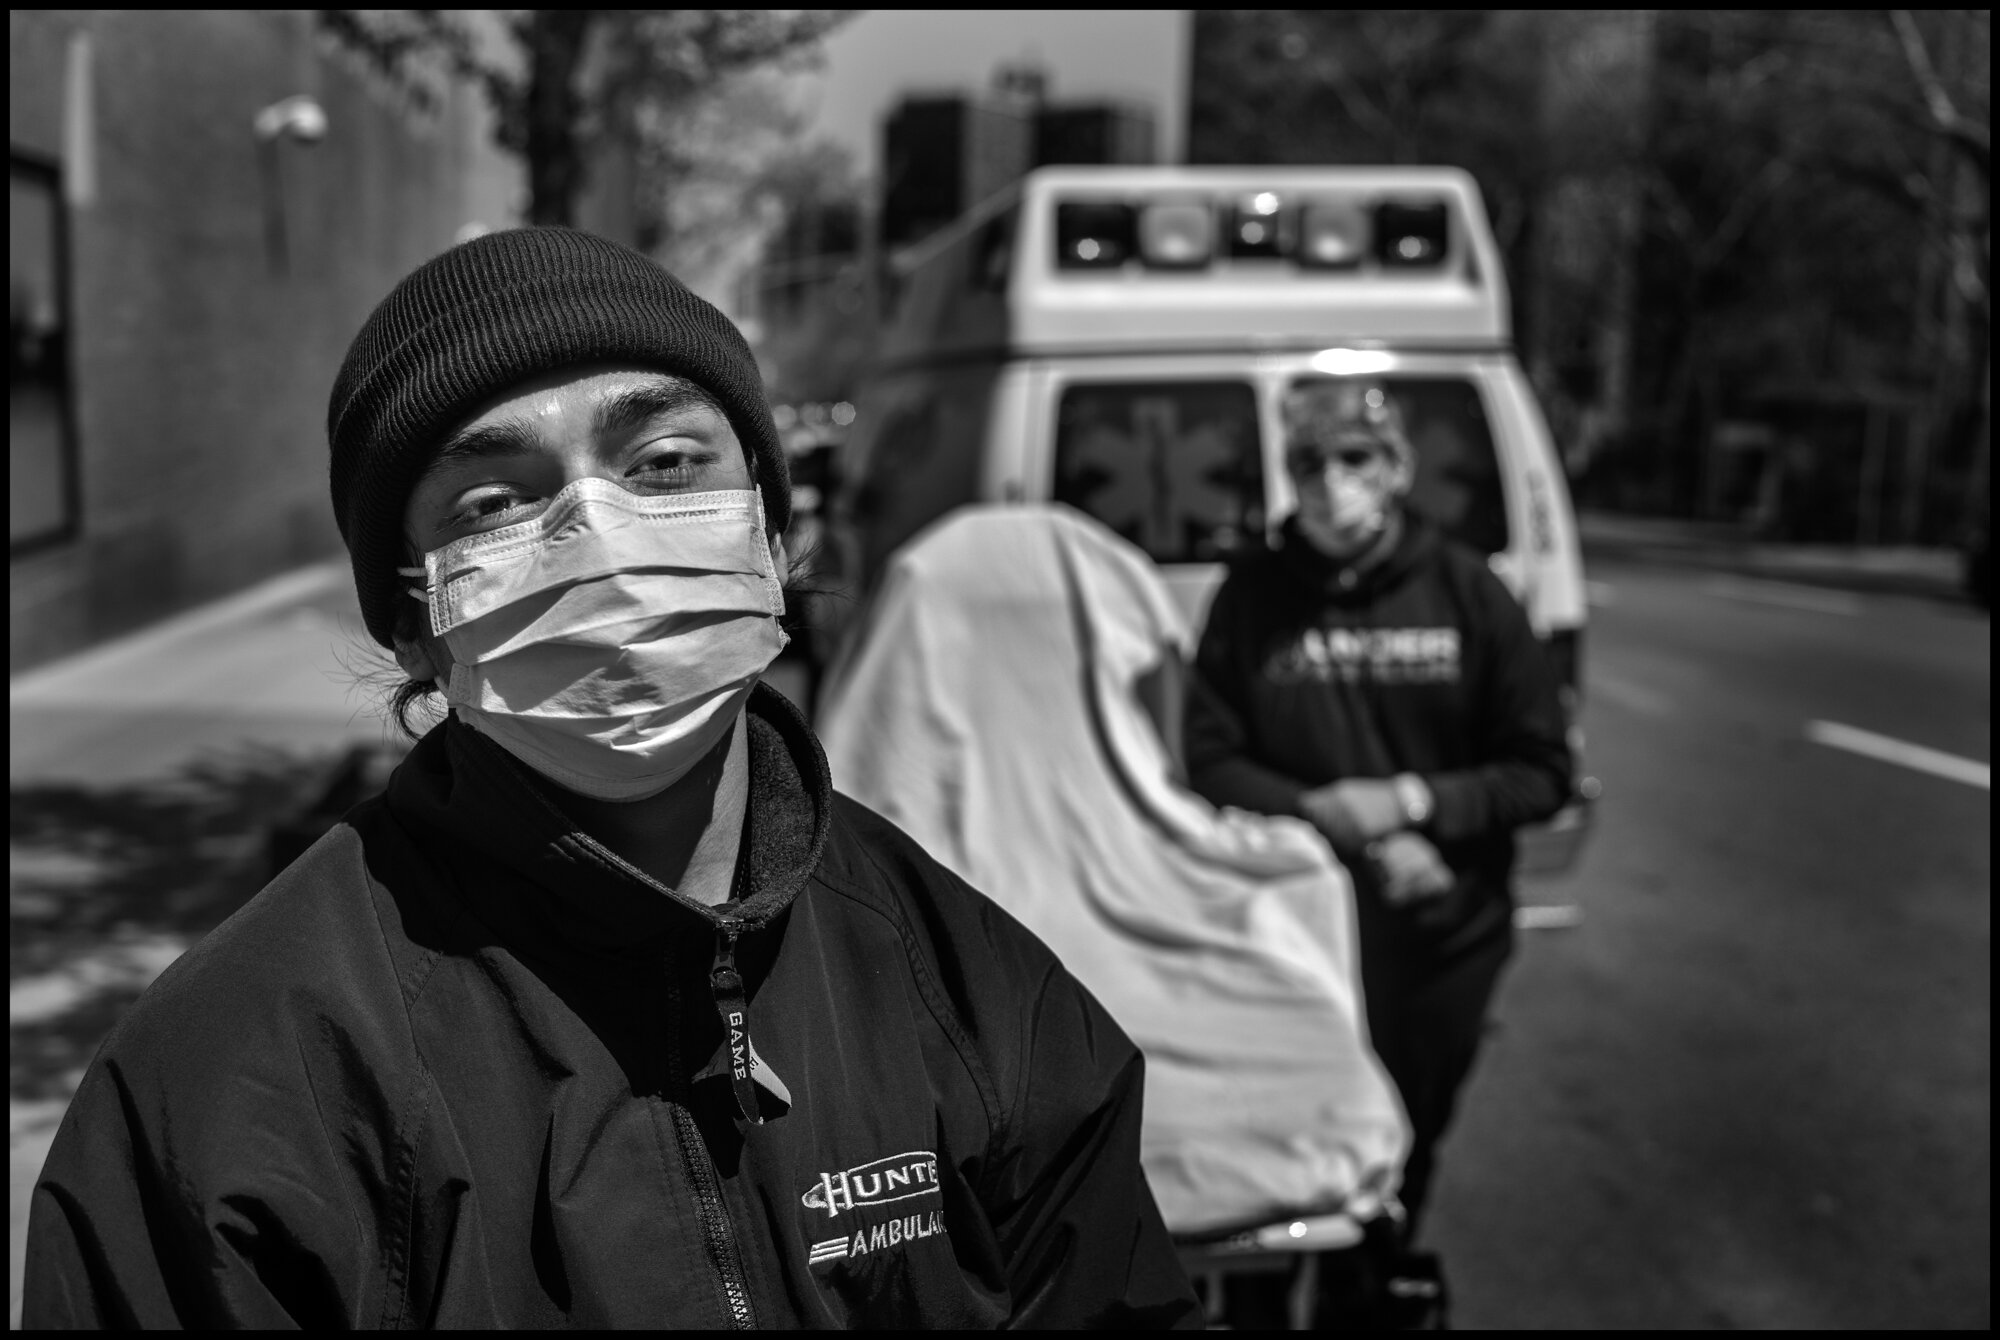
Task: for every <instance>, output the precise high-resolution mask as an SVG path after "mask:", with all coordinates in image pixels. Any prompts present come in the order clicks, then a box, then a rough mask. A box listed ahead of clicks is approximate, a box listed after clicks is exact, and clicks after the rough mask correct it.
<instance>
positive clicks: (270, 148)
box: [250, 93, 326, 274]
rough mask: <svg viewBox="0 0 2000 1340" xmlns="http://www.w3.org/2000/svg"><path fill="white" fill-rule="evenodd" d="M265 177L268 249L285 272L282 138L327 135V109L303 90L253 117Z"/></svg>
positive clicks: (309, 140)
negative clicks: (279, 166)
mask: <svg viewBox="0 0 2000 1340" xmlns="http://www.w3.org/2000/svg"><path fill="white" fill-rule="evenodd" d="M250 133H251V135H252V136H254V137H255V138H256V141H257V158H258V163H259V166H260V167H261V168H262V172H263V179H264V252H265V255H266V257H267V258H268V259H269V261H270V263H271V267H272V268H273V269H274V270H276V271H277V272H278V273H279V274H283V273H285V270H286V268H287V259H286V255H285V193H284V183H283V179H282V178H281V177H280V175H279V172H278V141H280V140H283V139H293V140H297V141H298V142H299V143H300V144H308V145H310V144H318V143H319V142H320V141H321V140H323V139H325V138H326V109H325V108H323V107H321V106H320V105H319V103H318V102H317V101H316V100H314V99H312V98H310V97H307V96H306V95H305V94H303V93H295V94H293V95H292V96H291V97H289V98H280V99H278V101H276V102H274V103H272V104H271V105H270V106H268V107H266V108H264V109H263V110H261V111H259V112H258V113H257V115H255V116H254V117H252V118H251V119H250Z"/></svg>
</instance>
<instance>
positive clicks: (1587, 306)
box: [1190, 10, 1991, 534]
mask: <svg viewBox="0 0 2000 1340" xmlns="http://www.w3.org/2000/svg"><path fill="white" fill-rule="evenodd" d="M1194 47H1195V62H1196V68H1195V72H1194V76H1193V79H1192V88H1193V90H1194V91H1193V108H1192V114H1191V117H1190V123H1191V124H1190V156H1191V158H1193V159H1194V160H1195V161H1200V162H1246V163H1254V162H1275V163H1285V162H1327V163H1342V162H1349V163H1353V162H1412V161H1431V162H1444V163H1454V164H1457V165H1459V166H1462V167H1465V168H1467V169H1468V170H1470V171H1471V172H1472V174H1473V176H1474V177H1475V178H1476V179H1477V180H1478V182H1479V184H1480V187H1481V190H1482V193H1483V194H1484V195H1485V198H1486V201H1487V205H1488V209H1489V212H1490V213H1491V214H1492V216H1493V220H1494V226H1495V232H1496V234H1497V235H1498V237H1499V239H1500V242H1501V245H1502V250H1503V254H1504V256H1505V258H1506V264H1507V270H1508V273H1509V276H1510V278H1511V280H1512V289H1513V293H1514V298H1515V310H1516V336H1517V342H1518V343H1519V345H1520V347H1521V352H1522V355H1523V359H1524V362H1526V364H1527V365H1528V368H1529V371H1530V374H1531V376H1533V377H1534V378H1535V380H1536V382H1537V384H1538V386H1539V388H1540V389H1541V391H1542V394H1543V397H1544V400H1545V402H1546V403H1547V404H1548V406H1549V408H1550V411H1551V417H1552V419H1554V420H1555V421H1556V425H1557V428H1558V431H1559V433H1560V434H1561V435H1562V437H1563V438H1564V445H1565V447H1566V448H1570V449H1572V450H1571V460H1572V464H1574V465H1577V466H1579V467H1581V466H1582V465H1584V464H1585V463H1586V462H1587V460H1588V457H1589V455H1590V452H1589V448H1590V447H1591V445H1592V443H1593V440H1595V441H1596V443H1597V444H1598V445H1606V444H1608V445H1610V446H1611V447H1613V448H1615V450H1614V451H1613V452H1612V453H1611V456H1610V457H1609V458H1608V459H1609V460H1610V461H1611V462H1612V463H1613V464H1614V465H1616V466H1618V467H1619V468H1622V469H1628V470H1631V471H1633V472H1635V473H1636V475H1637V476H1639V478H1638V480H1637V482H1639V483H1641V484H1643V485H1645V486H1646V487H1645V489H1643V490H1642V492H1641V495H1640V496H1635V497H1634V498H1633V499H1631V500H1632V501H1640V502H1645V503H1648V504H1650V505H1653V506H1663V507H1667V508H1670V509H1675V510H1688V509H1691V508H1694V507H1696V506H1698V505H1699V504H1700V503H1701V502H1702V500H1703V499H1704V498H1708V497H1712V496H1714V489H1713V485H1714V483H1715V481H1713V480H1710V479H1707V478H1705V476H1704V468H1705V461H1706V454H1705V452H1704V450H1703V447H1704V444H1705V443H1706V442H1707V441H1708V440H1709V438H1710V436H1711V432H1712V429H1713V428H1714V425H1715V424H1716V423H1717V422H1718V421H1719V420H1720V419H1722V418H1724V417H1728V416H1731V415H1735V414H1740V413H1742V412H1743V411H1744V410H1745V408H1746V407H1749V406H1751V405H1752V404H1753V403H1754V402H1755V401H1756V399H1757V397H1758V396H1759V395H1761V394H1763V393H1764V392H1765V391H1766V390H1768V388H1769V387H1770V386H1772V385H1773V384H1776V383H1779V382H1784V381H1786V380H1790V381H1791V382H1793V383H1797V384H1807V383H1812V384H1817V385H1820V386H1823V387H1845V388H1848V389H1849V391H1850V392H1853V393H1855V397H1859V398H1866V397H1871V396H1872V397H1876V398H1878V399H1879V400H1881V401H1883V402H1884V403H1887V402H1891V401H1894V402H1897V403H1902V404H1906V405H1907V404H1912V403H1918V402H1927V403H1929V404H1931V405H1934V406H1935V407H1937V410H1938V413H1937V415H1936V416H1935V421H1936V422H1937V423H1938V424H1940V425H1941V427H1940V428H1939V429H1938V431H1937V433H1936V434H1935V436H1934V438H1933V439H1932V440H1931V443H1930V445H1931V447H1934V448H1935V450H1934V452H1933V453H1932V454H1933V455H1934V458H1935V459H1934V461H1933V462H1932V466H1931V467H1928V468H1927V467H1925V466H1924V464H1923V460H1922V459H1919V460H1918V462H1917V472H1918V473H1920V474H1922V475H1924V477H1925V480H1926V481H1927V483H1925V486H1924V488H1922V489H1906V490H1905V495H1906V497H1907V498H1909V499H1911V500H1913V505H1912V506H1911V507H1910V508H1907V509H1906V516H1905V521H1906V523H1907V524H1906V526H1905V529H1906V530H1908V529H1919V530H1922V531H1924V532H1926V533H1930V534H1937V533H1941V531H1943V530H1946V529H1949V524H1950V520H1951V518H1950V517H1948V516H1947V515H1946V513H1947V511H1948V510H1949V508H1950V507H1952V506H1956V505H1957V504H1956V502H1955V500H1956V499H1960V498H1963V497H1965V496H1967V495H1968V492H1969V491H1968V490H1967V489H1966V488H1965V483H1966V479H1967V476H1968V474H1969V475H1970V476H1972V477H1973V478H1974V479H1976V480H1980V481H1983V478H1984V475H1985V472H1986V471H1987V468H1988V467H1987V466H1986V465H1985V463H1984V462H1985V461H1986V458H1987V453H1988V452H1989V451H1990V448H1989V446H1988V445H1987V436H1986V435H1987V433H1988V431H1989V429H1988V427H1987V425H1988V424H1989V423H1990V404H1989V402H1990V389H1989V388H1990V374H1989V373H1988V372H1987V363H1988V360H1989V349H1990V330H1991V315H1990V298H1989V296H1988V293H1989V286H1990V276H1991V243H1990V238H1991V207H1990V171H1991V168H1990V161H1991V149H1990V134H1989V130H1988V127H1989V125H1990V111H1989V104H1990V95H1989V76H1990V64H1991V39H1990V14H1989V13H1988V12H1987V11H1923V12H1915V11H1911V12H1904V11H1891V12H1887V13H1884V12H1881V11H1872V12H1871V11H1847V10H1823V11H1809V12H1807V11H1719V10H1718V11H1701V10H1692V11H1679V10H1659V11H1649V10H1640V11H1484V12H1476V13H1469V12H1439V11H1422V10H1417V11H1344V12H1335V11H1279V10H1264V11H1199V12H1198V14H1197V17H1196V33H1195V43H1194ZM1850 398H1854V397H1850ZM1913 422H1914V423H1915V424H1916V426H1917V428H1918V429H1921V427H1922V416H1921V415H1919V416H1918V417H1917V418H1916V419H1915V420H1913ZM1825 454H1826V453H1822V455H1825ZM1816 468H1820V469H1822V470H1825V469H1830V468H1831V466H1830V464H1829V462H1828V461H1827V460H1822V461H1821V462H1820V463H1819V465H1818V466H1817V467H1816ZM1843 468H1844V467H1843ZM1614 473H1615V472H1614ZM1980 492H1981V494H1982V496H1983V484H1982V487H1981V490H1980ZM1926 496H1927V497H1928V499H1929V501H1928V503H1926V502H1925V498H1926Z"/></svg>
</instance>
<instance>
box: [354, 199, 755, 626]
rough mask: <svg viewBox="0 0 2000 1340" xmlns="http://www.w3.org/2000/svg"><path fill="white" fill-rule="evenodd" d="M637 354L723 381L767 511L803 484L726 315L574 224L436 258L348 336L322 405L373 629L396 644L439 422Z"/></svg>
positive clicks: (711, 382) (715, 386)
mask: <svg viewBox="0 0 2000 1340" xmlns="http://www.w3.org/2000/svg"><path fill="white" fill-rule="evenodd" d="M605 362H619V363H637V364H640V365H642V366H645V367H654V368H658V369H660V371H662V372H668V373H672V374H674V375H675V376H680V377H685V378H687V379H688V380H689V381H692V382H694V383H696V384H697V385H699V386H700V387H701V388H702V389H703V390H705V391H707V392H708V393H709V394H710V395H712V396H714V397H715V399H716V403H717V404H719V405H721V406H722V409H723V412H724V413H725V414H727V415H728V416H729V422H730V426H731V427H733V428H734V429H735V430H736V436H737V437H738V439H740V440H741V441H742V443H743V446H744V448H745V449H746V450H747V451H749V453H750V455H751V458H752V460H753V461H754V462H755V467H756V471H757V487H758V488H759V489H760V490H762V492H763V494H764V519H765V521H766V522H767V523H768V524H770V525H771V526H773V527H775V528H777V529H779V530H782V529H784V527H785V525H786V523H787V522H789V521H790V519H791V512H792V492H791V479H790V474H789V472H788V471H787V469H786V464H785V456H784V452H783V450H782V448H781V447H780V446H779V444H778V430H777V425H776V424H774V423H773V422H772V420H771V411H770V407H769V405H768V404H767V403H766V401H765V399H764V383H763V378H762V377H761V376H760V375H759V374H758V371H757V360H756V359H755V357H753V356H752V355H751V353H750V346H749V345H747V344H745V343H744V342H743V336H742V335H741V334H740V333H739V332H738V331H737V329H736V327H735V326H734V325H732V324H730V321H729V318H728V317H726V316H724V315H723V314H722V313H721V312H719V311H717V310H716V309H715V308H714V307H713V306H711V305H710V304H708V303H706V302H704V301H702V299H700V298H698V297H696V296H695V295H694V294H693V293H691V292H689V291H688V290H687V288H686V287H685V286H684V285H682V284H681V282H680V281H679V280H677V279H675V278H674V277H673V276H672V275H670V274H668V273H667V272H666V271H665V270H663V269H661V268H660V267H659V266H657V265H655V264H654V263H653V262H652V261H650V260H648V259H646V257H644V256H642V255H640V254H639V253H638V252H636V251H633V250H632V249H631V248H629V247H624V246H620V245H619V244H618V243H616V242H611V241H607V240H606V239H604V238H601V237H596V236H593V235H592V234H590V233H583V232H578V231H576V230H574V229H571V228H516V229H511V230H509V231H507V232H499V233H487V234H486V235H485V236H483V237H476V238H474V239H472V240H471V241H469V242H465V243H462V244H460V245H458V246H455V247H453V248H452V249H451V250H449V251H447V252H445V253H444V254H443V255H441V256H438V257H435V258H433V259H432V260H429V261H426V262H425V263H424V264H423V265H421V266H418V267H417V269H416V270H414V271H413V272H411V274H410V275H409V276H408V277H407V278H406V279H404V280H403V282H402V283H400V284H398V285H396V287H395V288H394V289H393V290H392V291H391V292H390V294H389V296H388V297H386V298H384V299H383V300H382V305H381V306H379V307H377V308H376V309H375V311H374V313H373V314H372V315H370V316H369V318H368V321H367V323H366V324H365V325H363V326H362V327H361V333H360V334H359V335H356V336H355V337H354V343H353V344H352V345H350V346H349V347H348V350H347V358H346V360H345V361H344V362H343V363H342V364H341V366H340V375H339V377H337V378H336V379H335V380H334V383H333V396H332V398H331V399H330V400H329V401H328V402H327V407H326V436H327V441H328V443H329V444H330V445H331V446H332V448H333V463H332V481H333V514H334V518H335V520H337V521H338V522H339V524H340V534H341V537H342V538H343V539H345V540H346V541H347V551H348V554H349V556H350V557H351V558H352V560H353V563H354V584H355V587H356V589H357V590H358V591H359V592H360V596H361V614H362V618H363V619H364V620H365V621H366V622H367V625H368V631H369V633H371V634H372V635H373V636H374V638H375V640H376V641H377V642H379V643H381V644H382V645H383V646H385V647H386V646H390V645H392V642H391V637H390V635H391V634H392V633H393V632H394V631H395V626H396V615H397V613H398V612H399V610H400V609H401V607H402V606H403V605H404V604H406V603H408V601H407V598H406V597H404V596H403V595H402V594H401V591H402V587H403V586H404V585H405V583H404V580H403V579H402V578H401V577H399V576H397V574H396V569H397V567H398V566H401V565H402V564H403V561H404V559H403V508H404V505H405V503H406V502H407V501H408V499H409V496H410V490H411V488H412V487H414V486H415V484H416V480H417V477H418V476H419V475H420V474H422V473H423V469H424V467H425V466H426V465H427V464H429V462H430V460H431V457H432V456H433V455H434V454H435V452H436V450H437V448H438V447H439V446H440V445H442V441H441V439H442V437H443V435H444V434H445V433H446V432H448V431H449V430H450V429H451V428H452V426H453V425H454V424H456V423H457V422H458V421H459V420H461V419H463V418H464V417H465V416H466V415H467V414H470V413H471V412H472V411H473V410H474V409H475V408H477V407H478V406H479V405H480V404H481V403H482V402H483V401H485V400H487V399H489V398H490V397H492V396H494V395H496V394H498V393H499V392H501V391H504V390H506V389H507V388H508V387H510V386H514V385H516V384H518V383H520V382H523V381H526V380H527V379H529V378H531V377H537V376H540V375H542V374H544V373H549V372H554V371H556V370H558V369H560V368H565V367H572V366H575V365H577V364H581V363H605Z"/></svg>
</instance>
